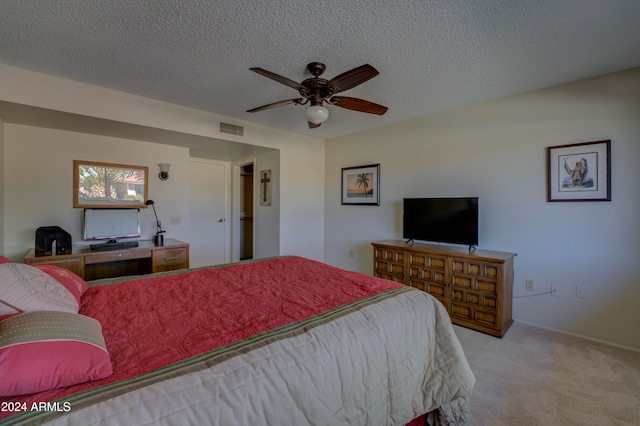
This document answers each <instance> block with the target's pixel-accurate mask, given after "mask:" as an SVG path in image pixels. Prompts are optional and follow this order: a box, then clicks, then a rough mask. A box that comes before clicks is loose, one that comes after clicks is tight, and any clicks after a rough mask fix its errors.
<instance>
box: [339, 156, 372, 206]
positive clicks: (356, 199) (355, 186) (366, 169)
mask: <svg viewBox="0 0 640 426" xmlns="http://www.w3.org/2000/svg"><path fill="white" fill-rule="evenodd" d="M341 192H342V204H343V205H367V206H379V205H380V164H369V165H366V166H357V167H345V168H343V169H342V191H341Z"/></svg>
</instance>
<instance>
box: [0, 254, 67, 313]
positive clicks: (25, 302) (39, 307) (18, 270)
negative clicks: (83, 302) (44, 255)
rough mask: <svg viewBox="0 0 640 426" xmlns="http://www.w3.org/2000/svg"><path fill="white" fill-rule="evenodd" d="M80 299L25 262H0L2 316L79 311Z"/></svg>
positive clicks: (0, 307)
mask: <svg viewBox="0 0 640 426" xmlns="http://www.w3.org/2000/svg"><path fill="white" fill-rule="evenodd" d="M79 309H80V302H79V298H77V297H76V296H75V295H74V293H73V292H72V291H70V290H69V289H68V288H67V287H65V286H64V285H63V284H61V283H60V282H59V281H58V280H56V279H55V278H53V277H52V276H51V275H49V274H47V273H46V272H44V271H42V270H40V269H38V268H36V267H33V266H31V265H25V264H22V263H3V264H0V315H8V314H15V313H18V312H32V311H64V312H71V313H76V314H77V313H78V310H79Z"/></svg>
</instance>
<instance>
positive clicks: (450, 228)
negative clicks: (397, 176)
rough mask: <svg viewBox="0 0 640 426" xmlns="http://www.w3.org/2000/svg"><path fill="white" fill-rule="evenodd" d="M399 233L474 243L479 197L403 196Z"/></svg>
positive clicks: (475, 240)
mask: <svg viewBox="0 0 640 426" xmlns="http://www.w3.org/2000/svg"><path fill="white" fill-rule="evenodd" d="M402 237H403V238H404V239H406V240H422V241H434V242H440V243H452V244H465V245H468V246H469V248H471V247H472V246H477V245H478V197H458V198H405V199H404V202H403V217H402Z"/></svg>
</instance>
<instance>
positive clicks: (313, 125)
mask: <svg viewBox="0 0 640 426" xmlns="http://www.w3.org/2000/svg"><path fill="white" fill-rule="evenodd" d="M307 123H309V128H310V129H317V128H318V127H320V124H322V123H318V124H315V123H312V122H310V121H307Z"/></svg>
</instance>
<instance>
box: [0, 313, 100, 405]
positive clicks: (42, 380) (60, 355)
mask: <svg viewBox="0 0 640 426" xmlns="http://www.w3.org/2000/svg"><path fill="white" fill-rule="evenodd" d="M52 324H55V327H52V326H51V325H52ZM111 374H113V367H112V366H111V359H110V358H109V352H107V347H106V344H105V341H104V337H103V336H102V326H101V325H100V323H99V322H98V321H97V320H95V319H93V318H89V317H87V316H84V315H79V314H72V313H69V312H58V311H39V312H25V313H23V314H20V315H15V316H13V317H11V318H7V319H5V320H4V321H2V322H0V396H16V395H24V394H30V393H36V392H43V391H47V390H51V389H57V388H61V387H66V386H71V385H75V384H78V383H84V382H89V381H92V380H98V379H103V378H105V377H109V376H110V375H111Z"/></svg>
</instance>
